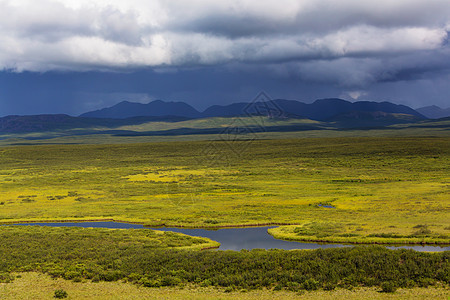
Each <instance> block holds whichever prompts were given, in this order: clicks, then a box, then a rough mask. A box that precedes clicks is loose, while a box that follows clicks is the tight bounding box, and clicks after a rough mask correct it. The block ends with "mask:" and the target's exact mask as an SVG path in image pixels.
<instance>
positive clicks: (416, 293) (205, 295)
mask: <svg viewBox="0 0 450 300" xmlns="http://www.w3.org/2000/svg"><path fill="white" fill-rule="evenodd" d="M14 275H15V276H18V278H16V279H15V280H14V281H13V282H12V283H0V294H1V295H2V299H6V300H9V299H11V300H12V299H36V300H40V299H42V300H44V299H45V300H47V299H50V298H52V297H53V295H54V292H55V290H63V291H66V292H67V294H68V298H67V299H136V300H141V299H180V300H185V299H196V300H197V299H198V300H207V299H243V300H247V299H248V300H251V299H258V300H265V299H267V300H269V299H287V300H289V299H320V300H323V299H330V300H334V299H345V300H348V299H408V300H409V299H446V298H448V297H450V290H449V289H448V288H443V287H428V288H412V289H399V290H397V291H396V292H395V293H393V294H386V293H380V289H379V288H355V289H353V290H348V289H336V290H333V291H323V290H318V291H310V292H291V291H269V290H253V291H245V292H243V291H232V292H224V290H218V289H216V288H211V287H209V288H207V287H198V286H195V287H192V286H186V287H183V288H176V287H165V288H158V289H149V288H145V287H140V286H137V285H134V284H130V283H122V282H91V281H82V282H73V281H68V280H64V279H57V280H55V279H53V278H51V277H50V276H48V275H43V274H40V273H18V274H14Z"/></svg>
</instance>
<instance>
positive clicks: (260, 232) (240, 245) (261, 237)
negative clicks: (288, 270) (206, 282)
mask: <svg viewBox="0 0 450 300" xmlns="http://www.w3.org/2000/svg"><path fill="white" fill-rule="evenodd" d="M13 225H21V226H22V225H23V226H25V225H28V226H32V225H35V226H52V227H85V228H88V227H93V228H95V227H97V228H119V229H153V230H161V231H173V232H180V233H184V234H187V235H190V236H202V237H207V238H210V239H212V240H214V241H217V242H219V243H220V248H219V249H220V250H237V251H238V250H242V249H248V250H251V249H284V250H292V249H319V248H321V249H325V248H337V247H351V245H343V244H317V243H300V242H291V241H283V240H277V239H275V238H274V237H272V236H271V235H270V234H268V233H267V229H268V228H273V227H275V226H272V227H267V226H266V227H247V228H225V229H219V230H207V229H186V228H165V227H163V228H149V227H144V226H143V225H139V224H128V223H120V222H80V223H75V222H73V223H71V222H64V223H23V224H13ZM387 248H389V249H400V248H404V249H413V250H416V251H425V252H427V251H449V250H450V246H444V247H439V246H419V245H417V246H387Z"/></svg>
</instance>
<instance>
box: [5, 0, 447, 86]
mask: <svg viewBox="0 0 450 300" xmlns="http://www.w3.org/2000/svg"><path fill="white" fill-rule="evenodd" d="M449 30H450V2H449V1H448V0H427V1H425V0H396V1H391V0H378V1H361V0H320V1H318V0H303V1H297V0H277V1H273V0H262V1H251V0H242V1H234V0H229V1H213V0H210V1H207V0H191V1H183V0H177V1H162V0H161V1H151V2H149V1H144V0H129V1H119V0H100V1H95V3H93V2H92V1H88V0H65V1H63V0H38V1H36V0H35V1H32V0H15V1H12V0H0V36H1V37H2V42H1V43H0V69H11V70H15V71H19V72H20V71H27V70H28V71H49V70H75V71H87V70H114V71H128V70H136V69H139V68H147V67H150V68H155V69H159V70H167V69H168V68H169V69H171V70H173V69H175V68H190V67H199V66H200V67H201V66H216V65H220V66H227V65H230V66H232V67H235V66H236V65H239V68H245V66H249V68H253V67H254V66H257V67H258V68H262V69H267V70H271V71H273V72H274V73H275V74H277V75H279V76H281V77H283V76H285V77H286V76H294V78H298V79H299V80H307V81H311V82H319V83H328V84H332V85H338V86H342V87H345V88H355V89H362V88H365V87H368V86H369V85H370V84H373V83H375V82H385V81H397V80H413V79H414V80H415V79H420V78H421V77H423V76H426V75H428V74H431V73H433V72H436V73H439V72H444V73H446V72H447V73H448V72H450V71H449V70H450V66H449V63H448V62H449V61H450V51H449V44H448V38H449V35H448V32H449Z"/></svg>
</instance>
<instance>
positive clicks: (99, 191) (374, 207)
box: [0, 137, 450, 243]
mask: <svg viewBox="0 0 450 300" xmlns="http://www.w3.org/2000/svg"><path fill="white" fill-rule="evenodd" d="M449 174H450V138H444V137H443V138H429V137H422V138H419V137H417V138H398V137H397V138H319V139H316V138H308V139H284V140H254V141H252V140H246V141H245V140H241V141H214V142H213V141H206V142H170V143H145V144H118V145H51V146H49V145H47V146H16V147H4V148H0V190H1V194H0V222H8V223H11V222H18V221H48V220H72V221H83V220H111V219H112V220H121V221H127V222H138V223H142V224H149V225H166V226H184V227H221V226H237V225H252V224H253V225H256V224H296V226H294V227H289V228H288V229H286V231H283V232H282V233H283V235H281V232H278V236H279V237H282V238H295V239H299V238H300V239H303V240H318V239H320V238H323V237H320V236H317V235H314V234H312V233H311V231H314V230H317V228H319V229H320V230H323V231H324V232H326V231H327V232H328V233H327V234H328V236H327V239H329V240H331V239H335V241H341V240H339V239H342V238H346V239H347V240H348V239H351V240H355V241H357V242H362V241H368V242H372V241H374V240H376V241H377V242H378V241H381V242H382V241H386V242H390V239H392V238H395V239H396V243H397V242H398V241H401V242H405V243H410V242H426V243H436V242H438V243H441V242H446V241H448V242H450V237H449V236H450V221H449V220H450V217H449V215H450V214H449V211H450V198H449V196H448V195H449V194H450V176H449ZM329 207H332V208H329ZM318 220H320V222H319V223H318ZM330 227H331V228H334V229H335V230H334V231H333V230H331V231H330V230H328V229H327V228H330ZM422 229H423V230H422ZM280 230H285V229H284V228H283V229H280ZM296 230H297V232H294V231H296ZM300 231H302V232H300ZM293 233H295V234H294V236H293ZM304 233H306V234H304Z"/></svg>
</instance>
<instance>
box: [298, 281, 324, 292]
mask: <svg viewBox="0 0 450 300" xmlns="http://www.w3.org/2000/svg"><path fill="white" fill-rule="evenodd" d="M319 285H320V283H319V282H318V281H317V280H314V279H307V280H305V281H304V282H303V283H302V289H304V290H307V291H315V290H317V289H319Z"/></svg>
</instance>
